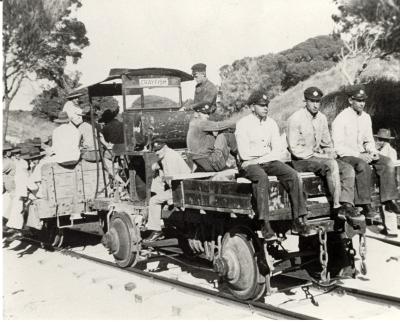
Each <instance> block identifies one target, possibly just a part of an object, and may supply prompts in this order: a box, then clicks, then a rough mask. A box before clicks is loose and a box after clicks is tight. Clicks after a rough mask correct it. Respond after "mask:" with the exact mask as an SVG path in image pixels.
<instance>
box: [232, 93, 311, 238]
mask: <svg viewBox="0 0 400 322" xmlns="http://www.w3.org/2000/svg"><path fill="white" fill-rule="evenodd" d="M247 104H248V105H249V106H250V108H251V110H252V113H251V114H249V115H247V116H245V117H243V118H242V119H240V120H239V121H238V122H237V123H236V132H235V136H236V141H237V146H238V151H239V156H240V159H241V160H242V161H243V162H242V164H241V167H242V169H243V171H244V174H245V177H246V178H247V179H249V180H250V181H251V182H252V183H253V195H254V197H255V199H256V202H257V212H258V219H259V220H263V221H264V226H263V229H262V233H263V236H264V238H266V239H268V238H272V237H274V231H273V230H272V228H271V226H270V223H269V216H268V212H269V206H268V196H269V192H268V183H269V182H268V176H269V175H271V176H276V177H277V178H278V180H279V182H280V183H281V184H282V185H283V187H284V188H285V190H286V191H287V192H288V194H289V198H290V202H291V206H292V214H293V219H294V220H295V228H296V230H297V231H298V232H299V233H304V234H308V233H309V232H310V231H309V229H308V227H307V226H306V215H307V209H306V200H305V194H304V192H303V182H302V180H301V178H300V176H299V174H298V173H297V171H296V170H294V169H293V168H291V167H289V166H288V165H286V164H285V163H283V162H281V161H279V159H280V157H281V142H280V135H279V128H278V125H277V124H276V122H275V121H274V120H273V119H272V118H270V117H268V116H267V115H268V104H269V101H268V99H267V95H266V94H264V93H263V92H262V91H260V90H257V91H254V92H253V93H251V95H250V97H249V98H248V100H247Z"/></svg>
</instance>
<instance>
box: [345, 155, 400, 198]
mask: <svg viewBox="0 0 400 322" xmlns="http://www.w3.org/2000/svg"><path fill="white" fill-rule="evenodd" d="M340 160H342V161H344V162H347V163H348V164H350V165H351V166H352V167H353V168H354V170H355V172H356V181H355V194H354V203H355V204H356V205H366V204H370V203H371V175H372V173H371V172H372V170H371V167H370V165H369V164H368V163H367V162H365V161H364V160H362V159H360V158H357V157H353V156H345V157H341V158H340ZM371 165H372V166H373V167H374V168H375V170H376V174H377V175H378V177H379V189H380V196H381V202H385V201H389V200H395V199H397V198H398V191H397V187H396V179H395V168H394V164H393V161H392V160H391V159H390V158H388V157H385V156H383V155H379V160H376V161H372V162H371Z"/></svg>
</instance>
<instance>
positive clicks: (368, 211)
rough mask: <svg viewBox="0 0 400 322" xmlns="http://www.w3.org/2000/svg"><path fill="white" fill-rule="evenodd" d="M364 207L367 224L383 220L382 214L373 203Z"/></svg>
mask: <svg viewBox="0 0 400 322" xmlns="http://www.w3.org/2000/svg"><path fill="white" fill-rule="evenodd" d="M362 208H363V214H364V216H365V219H366V223H367V225H374V221H380V220H381V215H380V214H378V213H377V212H376V211H375V210H374V209H373V208H372V206H371V204H367V205H363V206H362Z"/></svg>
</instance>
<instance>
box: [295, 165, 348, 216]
mask: <svg viewBox="0 0 400 322" xmlns="http://www.w3.org/2000/svg"><path fill="white" fill-rule="evenodd" d="M292 164H293V168H294V169H295V170H296V171H298V172H307V171H309V172H314V173H315V174H316V175H318V176H321V177H325V178H326V183H327V186H328V190H329V193H330V195H331V198H332V204H333V207H334V208H337V207H339V206H340V204H339V203H340V202H347V203H350V204H353V203H354V181H355V172H354V169H353V167H352V166H351V165H350V164H348V163H346V162H343V161H341V160H334V159H327V158H317V157H311V158H309V159H307V160H293V161H292Z"/></svg>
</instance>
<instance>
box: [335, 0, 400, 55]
mask: <svg viewBox="0 0 400 322" xmlns="http://www.w3.org/2000/svg"><path fill="white" fill-rule="evenodd" d="M334 2H335V4H336V5H337V6H338V10H339V13H338V14H336V15H333V17H332V18H333V20H334V22H335V23H336V27H337V31H336V32H337V33H338V34H341V35H345V36H348V37H351V38H353V39H355V40H357V43H358V45H359V46H361V47H366V46H368V43H371V41H374V47H375V49H376V50H379V51H380V52H381V53H382V54H383V55H389V54H393V53H400V0H378V1H371V0H347V1H343V0H334Z"/></svg>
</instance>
